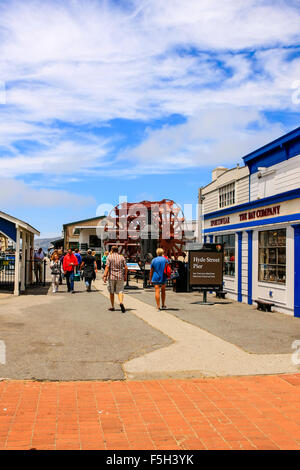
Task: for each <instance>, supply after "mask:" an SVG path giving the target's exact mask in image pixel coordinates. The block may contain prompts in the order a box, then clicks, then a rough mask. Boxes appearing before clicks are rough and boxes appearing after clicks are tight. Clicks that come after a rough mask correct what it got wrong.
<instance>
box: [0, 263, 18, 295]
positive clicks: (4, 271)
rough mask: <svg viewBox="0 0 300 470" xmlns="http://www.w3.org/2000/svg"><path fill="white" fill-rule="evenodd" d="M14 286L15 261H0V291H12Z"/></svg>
mask: <svg viewBox="0 0 300 470" xmlns="http://www.w3.org/2000/svg"><path fill="white" fill-rule="evenodd" d="M14 285H15V259H14V258H12V259H0V290H8V291H13V290H14Z"/></svg>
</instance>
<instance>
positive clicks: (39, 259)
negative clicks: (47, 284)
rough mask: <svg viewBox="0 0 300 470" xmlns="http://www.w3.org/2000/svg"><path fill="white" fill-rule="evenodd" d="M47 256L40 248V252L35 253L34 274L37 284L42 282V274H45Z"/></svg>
mask: <svg viewBox="0 0 300 470" xmlns="http://www.w3.org/2000/svg"><path fill="white" fill-rule="evenodd" d="M44 258H45V255H44V252H43V249H42V248H39V249H38V251H35V253H34V272H35V277H36V282H37V284H38V283H41V282H42V273H43V261H44Z"/></svg>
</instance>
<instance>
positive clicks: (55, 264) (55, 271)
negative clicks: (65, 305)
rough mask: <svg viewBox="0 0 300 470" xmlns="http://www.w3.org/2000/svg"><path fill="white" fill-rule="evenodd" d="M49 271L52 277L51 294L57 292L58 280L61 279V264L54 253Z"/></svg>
mask: <svg viewBox="0 0 300 470" xmlns="http://www.w3.org/2000/svg"><path fill="white" fill-rule="evenodd" d="M50 270H51V277H52V292H53V294H55V292H58V286H59V280H60V277H61V263H60V259H59V256H58V253H54V254H53V257H52V260H51V262H50Z"/></svg>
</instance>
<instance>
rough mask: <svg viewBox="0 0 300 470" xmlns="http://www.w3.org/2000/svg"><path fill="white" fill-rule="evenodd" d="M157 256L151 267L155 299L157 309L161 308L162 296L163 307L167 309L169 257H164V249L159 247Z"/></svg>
mask: <svg viewBox="0 0 300 470" xmlns="http://www.w3.org/2000/svg"><path fill="white" fill-rule="evenodd" d="M156 254H157V257H156V258H154V259H153V260H152V263H151V269H150V283H151V284H153V285H154V287H155V300H156V310H157V311H159V310H160V297H161V302H162V307H161V308H162V309H163V310H164V309H166V308H167V307H166V283H167V274H166V273H165V267H166V264H167V263H169V261H168V259H167V258H165V257H164V250H163V249H162V248H157V250H156Z"/></svg>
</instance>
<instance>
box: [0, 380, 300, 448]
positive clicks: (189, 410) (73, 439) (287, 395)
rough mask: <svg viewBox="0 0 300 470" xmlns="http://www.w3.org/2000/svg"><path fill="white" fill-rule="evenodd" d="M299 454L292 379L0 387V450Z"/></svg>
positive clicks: (297, 389) (296, 390) (298, 392)
mask: <svg viewBox="0 0 300 470" xmlns="http://www.w3.org/2000/svg"><path fill="white" fill-rule="evenodd" d="M31 448H35V449H47V450H54V449H75V450H77V449H107V450H130V449H133V450H139V449H150V450H169V449H171V450H177V449H180V450H187V449H189V450H190V449H191V450H194V449H211V450H212V449H265V450H266V449H298V450H299V449H300V374H296V375H291V374H290V375H277V376H252V377H251V376H250V377H249V376H247V377H223V378H213V379H212V378H209V379H207V378H205V379H187V380H175V379H171V380H149V381H139V382H138V381H137V382H134V381H118V382H117V381H116V382H93V381H92V382H31V381H2V382H0V449H1V450H3V449H31Z"/></svg>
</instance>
